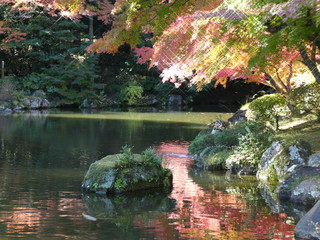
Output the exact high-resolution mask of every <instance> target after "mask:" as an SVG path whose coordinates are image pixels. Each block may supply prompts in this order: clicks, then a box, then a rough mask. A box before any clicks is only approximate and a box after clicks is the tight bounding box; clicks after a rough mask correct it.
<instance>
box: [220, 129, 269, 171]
mask: <svg viewBox="0 0 320 240" xmlns="http://www.w3.org/2000/svg"><path fill="white" fill-rule="evenodd" d="M270 143H271V141H261V140H259V139H258V138H256V137H255V136H254V135H252V134H247V135H243V136H241V137H240V138H239V145H238V146H236V147H234V148H233V151H232V154H231V155H230V157H228V158H227V159H226V167H227V168H228V169H233V170H235V171H239V170H240V169H243V168H247V169H248V168H250V169H252V172H255V171H256V170H257V167H258V164H259V161H260V158H261V156H262V153H263V152H264V151H265V150H266V149H267V148H268V147H269V145H270Z"/></svg>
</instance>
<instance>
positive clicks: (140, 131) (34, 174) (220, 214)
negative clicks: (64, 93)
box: [0, 112, 294, 240]
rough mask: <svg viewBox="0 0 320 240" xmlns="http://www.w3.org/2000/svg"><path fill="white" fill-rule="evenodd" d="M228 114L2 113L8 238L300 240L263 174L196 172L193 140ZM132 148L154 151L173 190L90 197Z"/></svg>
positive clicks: (1, 185) (2, 224)
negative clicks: (84, 185)
mask: <svg viewBox="0 0 320 240" xmlns="http://www.w3.org/2000/svg"><path fill="white" fill-rule="evenodd" d="M228 117H230V114H224V113H199V112H198V113H190V112H170V113H159V112H158V113H137V112H132V113H124V112H97V113H95V114H83V113H79V112H78V113H75V112H62V113H61V112H56V113H40V112H31V113H24V114H17V115H8V116H3V115H1V116H0V239H48V240H49V239H50V240H52V239H92V240H94V239H115V240H117V239H119V240H120V239H121V240H124V239H128V240H129V239H130V240H135V239H141V240H144V239H294V238H293V228H294V226H293V225H290V224H287V220H288V218H287V215H286V214H284V213H280V214H278V213H272V212H271V210H270V208H269V207H268V206H267V205H266V203H265V201H264V200H263V199H262V197H261V194H260V192H259V188H258V187H257V186H258V183H257V182H256V180H255V178H254V177H241V178H240V177H237V176H233V175H230V174H225V173H214V172H208V171H204V170H199V169H193V168H192V167H191V164H192V159H191V158H190V157H188V156H187V147H188V141H190V140H192V139H193V138H194V137H195V136H196V135H197V134H198V132H199V131H200V130H201V129H203V128H204V124H205V123H207V122H210V121H213V120H215V119H227V118H228ZM125 144H128V145H132V146H134V148H133V149H134V151H135V152H141V151H142V150H144V149H145V148H147V147H149V146H150V145H152V146H154V147H155V148H156V149H157V151H158V152H159V153H162V154H163V156H164V159H165V163H164V164H166V166H167V167H168V168H170V169H171V170H172V171H173V174H174V178H173V181H174V187H173V190H172V192H163V191H159V190H153V191H145V192H143V193H139V194H122V195H116V196H113V197H97V196H92V195H86V194H83V193H82V192H81V189H80V186H81V181H82V179H83V177H84V174H85V172H86V170H87V169H88V167H89V165H90V164H91V163H92V162H94V161H96V160H98V159H100V158H102V157H103V156H105V155H108V154H114V153H118V152H119V150H120V149H121V147H122V146H123V145H125Z"/></svg>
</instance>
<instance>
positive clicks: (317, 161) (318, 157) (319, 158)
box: [307, 152, 320, 167]
mask: <svg viewBox="0 0 320 240" xmlns="http://www.w3.org/2000/svg"><path fill="white" fill-rule="evenodd" d="M307 166H308V167H320V152H316V153H314V154H312V155H311V156H310V157H309V159H308V164H307Z"/></svg>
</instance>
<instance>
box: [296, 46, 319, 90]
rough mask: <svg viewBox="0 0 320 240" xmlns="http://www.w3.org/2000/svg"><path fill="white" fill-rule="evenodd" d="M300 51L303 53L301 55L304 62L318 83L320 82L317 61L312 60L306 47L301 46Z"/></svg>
mask: <svg viewBox="0 0 320 240" xmlns="http://www.w3.org/2000/svg"><path fill="white" fill-rule="evenodd" d="M299 52H300V54H301V57H302V59H303V64H304V65H306V66H307V67H308V68H309V70H310V71H311V73H312V75H313V76H314V78H315V79H316V81H317V83H319V84H320V71H319V69H318V67H317V64H316V62H315V61H312V59H310V58H309V56H308V54H307V51H306V49H305V48H303V47H301V48H300V49H299Z"/></svg>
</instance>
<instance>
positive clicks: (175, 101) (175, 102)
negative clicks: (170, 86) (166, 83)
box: [168, 94, 182, 106]
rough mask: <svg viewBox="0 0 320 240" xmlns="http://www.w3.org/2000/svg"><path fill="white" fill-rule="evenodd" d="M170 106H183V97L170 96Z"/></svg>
mask: <svg viewBox="0 0 320 240" xmlns="http://www.w3.org/2000/svg"><path fill="white" fill-rule="evenodd" d="M168 105H169V106H181V105H182V96H181V95H174V94H172V95H169V99H168Z"/></svg>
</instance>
